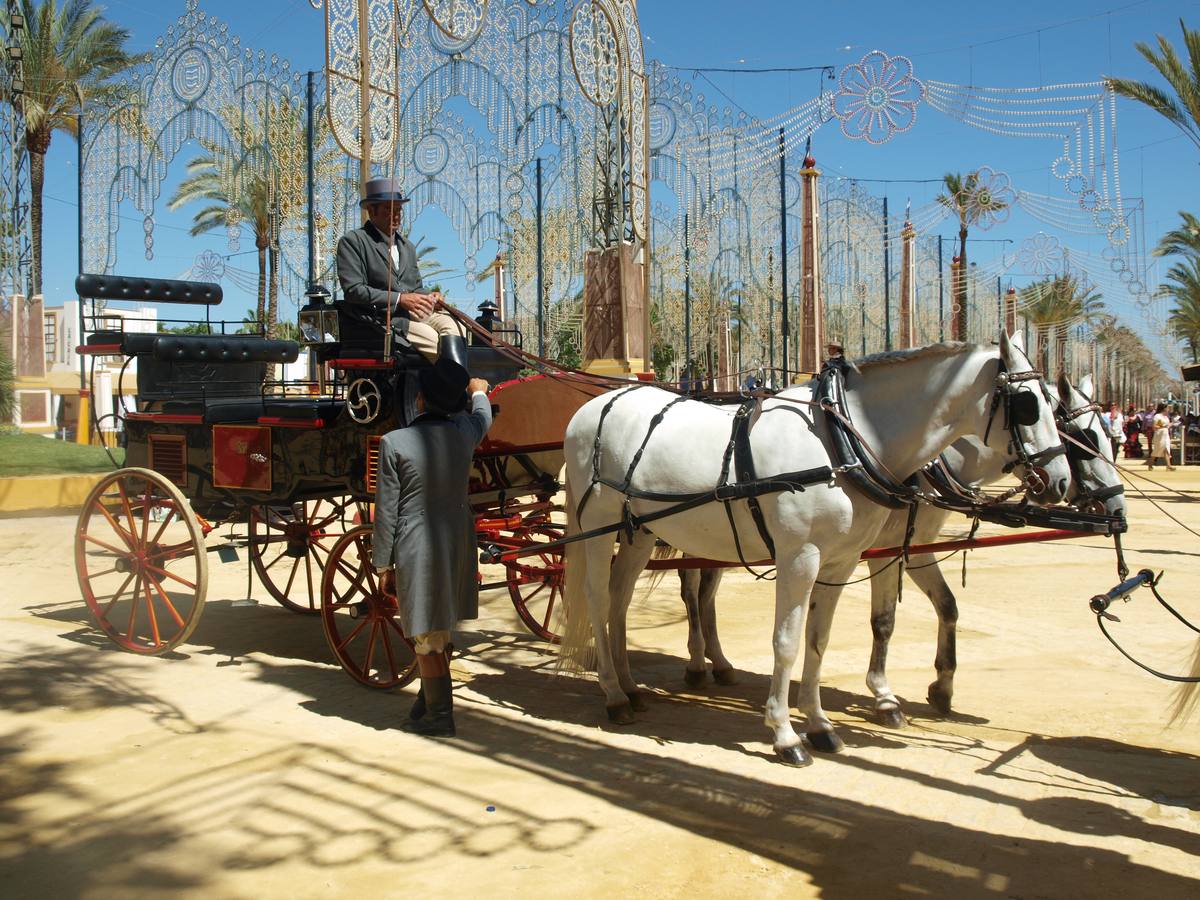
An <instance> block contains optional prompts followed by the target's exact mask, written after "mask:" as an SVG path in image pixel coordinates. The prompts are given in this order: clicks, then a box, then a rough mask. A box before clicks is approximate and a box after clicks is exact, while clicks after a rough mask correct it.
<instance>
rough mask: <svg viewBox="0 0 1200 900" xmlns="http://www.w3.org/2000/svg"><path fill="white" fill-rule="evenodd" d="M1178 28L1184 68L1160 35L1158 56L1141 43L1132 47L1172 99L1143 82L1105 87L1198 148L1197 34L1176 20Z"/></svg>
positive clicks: (1126, 81) (1199, 66)
mask: <svg viewBox="0 0 1200 900" xmlns="http://www.w3.org/2000/svg"><path fill="white" fill-rule="evenodd" d="M1179 27H1180V29H1182V31H1183V44H1184V46H1185V47H1187V55H1188V61H1187V65H1184V62H1183V60H1181V59H1180V58H1179V54H1178V53H1176V52H1175V48H1174V47H1173V46H1172V45H1171V42H1170V41H1168V40H1167V39H1166V38H1165V37H1163V36H1162V35H1161V34H1160V35H1157V38H1158V52H1155V50H1154V48H1153V47H1152V46H1150V45H1149V44H1147V43H1145V42H1139V43H1138V44H1137V45H1136V46H1137V51H1138V53H1140V54H1142V56H1143V57H1144V58H1145V59H1146V61H1147V62H1149V63H1150V65H1152V66H1154V68H1155V69H1157V70H1158V72H1159V74H1160V75H1162V77H1163V78H1164V79H1166V82H1167V84H1168V85H1169V86H1170V88H1171V90H1172V91H1173V92H1174V94H1175V96H1171V94H1169V93H1167V91H1165V90H1163V89H1162V88H1161V87H1159V86H1158V85H1154V84H1150V83H1149V82H1147V81H1134V80H1133V79H1130V78H1111V77H1110V78H1109V79H1108V84H1109V86H1110V87H1111V88H1112V89H1113V91H1114V92H1115V93H1117V94H1118V95H1120V96H1122V97H1128V98H1129V99H1130V100H1136V101H1137V102H1138V103H1141V104H1144V105H1145V106H1148V107H1150V108H1151V109H1152V110H1154V111H1155V112H1157V113H1159V114H1161V115H1162V116H1163V117H1164V118H1166V119H1167V121H1169V122H1172V123H1173V124H1174V125H1176V126H1177V127H1178V128H1179V130H1180V131H1182V132H1183V133H1184V134H1186V135H1187V136H1188V138H1189V139H1190V140H1191V141H1192V143H1193V144H1195V145H1196V146H1197V147H1200V31H1192V30H1191V29H1190V28H1188V27H1187V25H1185V24H1184V23H1183V19H1180V20H1179Z"/></svg>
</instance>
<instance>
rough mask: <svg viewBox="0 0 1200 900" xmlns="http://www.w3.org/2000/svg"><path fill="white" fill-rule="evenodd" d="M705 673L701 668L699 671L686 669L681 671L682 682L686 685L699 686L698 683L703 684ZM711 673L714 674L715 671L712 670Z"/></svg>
mask: <svg viewBox="0 0 1200 900" xmlns="http://www.w3.org/2000/svg"><path fill="white" fill-rule="evenodd" d="M706 674H707V673H706V672H705V671H704V670H703V669H701V670H700V671H699V672H693V671H692V670H691V669H686V670H684V673H683V682H684V684H686V685H687V686H688V687H700V685H702V684H704V676H705V675H706ZM713 675H714V676H715V675H716V673H715V672H714V673H713Z"/></svg>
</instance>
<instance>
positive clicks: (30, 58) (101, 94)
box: [0, 0, 145, 295]
mask: <svg viewBox="0 0 1200 900" xmlns="http://www.w3.org/2000/svg"><path fill="white" fill-rule="evenodd" d="M102 13H103V8H101V7H94V6H92V0H65V4H64V5H63V6H62V7H61V8H60V7H59V6H58V3H57V0H43V2H42V4H41V5H40V6H35V5H34V0H20V14H21V15H23V16H24V17H25V27H24V28H17V29H14V28H12V27H11V22H10V16H9V7H8V6H7V5H6V6H5V7H4V8H3V9H0V28H3V30H4V35H5V38H6V41H5V43H6V44H7V45H9V46H13V45H14V42H16V46H19V47H20V48H21V63H22V67H23V70H24V76H25V91H24V93H23V94H21V95H20V97H19V98H8V97H6V98H4V99H15V100H16V102H18V103H19V104H20V109H21V112H22V113H24V115H25V148H26V150H27V151H28V152H29V188H30V196H29V225H30V245H31V250H32V253H33V265H32V267H31V270H30V273H29V279H30V283H29V292H30V295H33V294H40V293H41V292H42V189H43V186H44V184H45V179H46V153H47V151H49V149H50V139H51V138H52V137H53V136H54V132H56V131H63V132H66V133H67V134H70V135H72V136H73V137H75V138H76V139H78V138H79V110H80V109H81V108H83V107H84V106H86V105H87V104H88V103H90V102H92V101H95V100H105V99H111V98H112V97H114V96H115V95H116V93H117V92H118V90H119V88H118V86H117V85H115V84H113V82H112V79H113V78H114V76H116V75H119V74H120V73H121V72H124V71H125V70H127V69H128V68H130V67H131V66H134V65H136V64H137V63H139V62H141V61H142V60H143V59H144V58H145V57H144V56H133V55H130V54H129V53H126V52H125V42H126V41H127V40H129V32H128V31H126V30H125V29H124V28H121V27H119V26H117V25H113V24H112V23H111V22H107V21H105V19H104V17H103V15H102Z"/></svg>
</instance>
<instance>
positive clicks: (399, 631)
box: [385, 616, 408, 643]
mask: <svg viewBox="0 0 1200 900" xmlns="http://www.w3.org/2000/svg"><path fill="white" fill-rule="evenodd" d="M385 621H386V622H387V623H388V624H389V625H391V626H392V628H393V630H395V632H396V634H398V635H400V640H402V641H404V642H405V643H408V638H407V637H405V635H404V629H403V628H401V627H400V625H399V623H397V622H396V620H395V619H394V618H392V617H391V616H388V618H387V619H386V620H385Z"/></svg>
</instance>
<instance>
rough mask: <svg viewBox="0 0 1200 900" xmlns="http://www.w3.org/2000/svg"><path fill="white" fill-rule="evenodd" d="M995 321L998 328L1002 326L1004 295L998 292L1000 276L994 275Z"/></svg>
mask: <svg viewBox="0 0 1200 900" xmlns="http://www.w3.org/2000/svg"><path fill="white" fill-rule="evenodd" d="M996 321H997V322H999V323H1000V324H999V325H998V326H997V327H998V328H1003V327H1004V295H1003V294H1001V293H1000V276H999V275H997V276H996Z"/></svg>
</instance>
